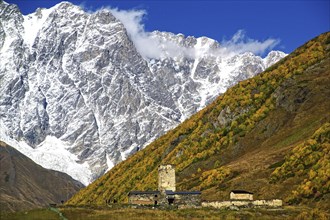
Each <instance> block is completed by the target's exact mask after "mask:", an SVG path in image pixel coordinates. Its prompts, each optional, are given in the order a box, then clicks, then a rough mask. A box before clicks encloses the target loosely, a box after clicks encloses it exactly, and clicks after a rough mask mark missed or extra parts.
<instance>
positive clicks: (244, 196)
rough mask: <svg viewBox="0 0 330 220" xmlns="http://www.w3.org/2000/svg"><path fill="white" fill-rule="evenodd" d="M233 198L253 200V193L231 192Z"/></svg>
mask: <svg viewBox="0 0 330 220" xmlns="http://www.w3.org/2000/svg"><path fill="white" fill-rule="evenodd" d="M230 199H231V200H253V194H248V193H234V192H231V193H230Z"/></svg>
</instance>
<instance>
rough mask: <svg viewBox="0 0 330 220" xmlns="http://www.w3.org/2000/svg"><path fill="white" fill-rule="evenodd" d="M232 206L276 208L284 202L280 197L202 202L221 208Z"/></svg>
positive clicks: (203, 204) (207, 205)
mask: <svg viewBox="0 0 330 220" xmlns="http://www.w3.org/2000/svg"><path fill="white" fill-rule="evenodd" d="M231 206H236V207H251V208H253V207H266V208H267V207H268V208H276V207H282V206H283V202H282V200H280V199H272V200H255V201H248V200H233V201H222V202H218V201H215V202H202V207H213V208H217V209H221V208H229V207H231Z"/></svg>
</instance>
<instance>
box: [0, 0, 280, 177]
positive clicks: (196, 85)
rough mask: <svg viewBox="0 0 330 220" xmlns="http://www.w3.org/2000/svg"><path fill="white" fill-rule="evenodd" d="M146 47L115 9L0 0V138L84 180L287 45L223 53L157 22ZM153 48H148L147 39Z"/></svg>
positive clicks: (252, 72)
mask: <svg viewBox="0 0 330 220" xmlns="http://www.w3.org/2000/svg"><path fill="white" fill-rule="evenodd" d="M148 37H149V39H152V42H153V44H152V45H151V46H155V45H154V44H155V42H156V46H157V47H158V48H159V51H160V53H159V54H158V55H157V56H155V57H145V56H143V55H142V54H141V53H140V52H139V50H138V49H137V47H136V45H134V42H133V41H132V39H131V36H129V34H128V33H127V30H126V29H125V26H124V25H123V23H121V22H120V20H119V19H117V18H116V17H114V16H113V14H112V13H111V12H110V11H109V10H107V9H104V10H99V11H97V12H95V13H87V12H85V11H84V10H82V9H81V8H80V7H78V6H75V5H72V4H71V3H68V2H63V3H60V4H58V5H56V6H54V7H52V8H50V9H38V10H37V11H36V12H35V13H33V14H30V15H22V14H21V12H20V11H19V9H18V8H17V6H16V5H10V4H7V3H5V2H1V3H0V60H1V62H0V95H1V96H0V110H1V111H0V125H1V130H0V139H2V140H4V141H6V142H7V143H9V144H11V145H12V146H14V147H16V148H17V149H18V150H20V151H21V152H22V153H24V154H25V155H27V156H29V157H30V158H31V159H33V160H34V161H35V162H37V163H39V164H40V165H42V166H44V167H46V168H51V169H54V170H59V171H62V172H66V173H68V174H69V175H71V176H72V177H74V178H75V179H78V180H80V181H81V182H83V183H84V184H88V183H89V182H91V181H92V180H94V179H95V178H96V177H98V176H100V175H101V174H103V173H104V172H105V171H106V170H108V169H110V168H111V167H112V166H114V164H116V163H118V162H119V161H121V160H124V159H125V158H126V157H127V156H128V155H130V154H131V153H134V152H136V150H137V149H138V148H140V147H144V146H146V145H147V144H148V143H150V142H151V141H152V140H154V139H155V138H156V137H158V136H160V135H162V134H164V133H165V132H166V131H167V130H169V129H170V128H173V127H174V126H176V125H178V124H179V123H180V122H182V121H183V120H185V119H186V118H187V117H189V116H190V115H192V114H193V113H195V112H197V111H198V110H200V109H201V108H203V107H204V106H206V105H207V104H208V103H210V102H211V101H212V100H214V98H215V97H216V96H218V95H219V94H220V93H223V92H224V91H225V90H226V89H227V88H229V87H230V86H232V85H234V84H235V83H237V82H238V81H240V80H244V79H246V78H249V77H252V76H254V75H256V74H257V73H259V72H261V71H263V70H264V69H265V68H267V67H268V66H270V65H272V64H273V63H275V62H277V61H278V60H280V59H281V58H283V57H284V56H285V55H286V54H284V53H283V52H280V51H272V52H270V53H269V54H268V55H267V56H266V57H265V58H261V57H259V56H256V55H254V54H252V53H249V52H247V53H223V50H221V48H222V47H221V45H220V44H219V43H218V42H217V41H215V40H212V39H210V38H206V37H200V38H195V37H185V36H183V35H182V34H178V35H175V34H172V33H167V32H159V31H155V32H152V33H149V35H148ZM146 49H148V48H146Z"/></svg>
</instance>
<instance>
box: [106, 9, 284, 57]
mask: <svg viewBox="0 0 330 220" xmlns="http://www.w3.org/2000/svg"><path fill="white" fill-rule="evenodd" d="M108 10H110V11H111V13H112V14H113V15H114V16H115V17H116V18H117V19H119V20H120V21H121V22H122V23H123V24H124V26H125V28H126V30H127V33H128V35H129V37H130V39H131V40H132V41H133V43H134V45H135V47H136V49H137V51H138V52H139V53H140V54H141V56H142V57H144V58H146V59H149V58H154V59H159V58H163V57H171V58H173V57H178V56H186V57H189V58H196V56H199V55H201V54H203V52H202V53H201V51H200V50H202V51H204V52H206V51H207V52H208V53H212V54H213V55H215V56H220V55H235V54H239V53H244V52H252V53H254V54H256V55H262V54H264V53H265V52H267V51H269V50H271V49H272V48H274V47H275V46H276V45H277V44H278V43H279V42H280V41H279V40H278V39H272V38H269V39H266V40H264V41H258V40H254V39H250V38H248V37H247V36H246V34H245V31H244V30H238V31H237V32H236V33H235V34H234V35H233V37H232V38H231V39H230V40H223V41H222V42H221V43H220V45H221V46H220V47H219V48H215V49H211V48H205V46H204V47H194V48H187V47H184V46H181V45H179V44H178V43H177V42H175V41H169V40H166V41H165V40H163V39H162V38H160V37H155V35H154V34H152V33H150V32H146V31H145V28H144V24H143V18H144V16H146V14H147V12H146V11H145V10H119V9H117V8H108ZM206 47H208V46H206Z"/></svg>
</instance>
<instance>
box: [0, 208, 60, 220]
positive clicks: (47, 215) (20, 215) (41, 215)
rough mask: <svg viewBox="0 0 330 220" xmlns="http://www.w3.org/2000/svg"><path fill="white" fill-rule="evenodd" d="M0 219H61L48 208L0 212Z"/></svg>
mask: <svg viewBox="0 0 330 220" xmlns="http://www.w3.org/2000/svg"><path fill="white" fill-rule="evenodd" d="M0 219H1V220H22V219H24V220H45V219H47V220H61V218H60V216H59V215H58V214H57V213H56V212H53V211H51V210H50V209H34V210H29V211H21V212H14V213H10V212H0Z"/></svg>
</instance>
